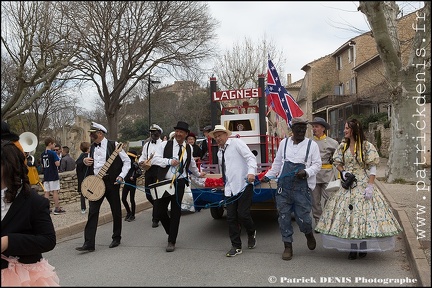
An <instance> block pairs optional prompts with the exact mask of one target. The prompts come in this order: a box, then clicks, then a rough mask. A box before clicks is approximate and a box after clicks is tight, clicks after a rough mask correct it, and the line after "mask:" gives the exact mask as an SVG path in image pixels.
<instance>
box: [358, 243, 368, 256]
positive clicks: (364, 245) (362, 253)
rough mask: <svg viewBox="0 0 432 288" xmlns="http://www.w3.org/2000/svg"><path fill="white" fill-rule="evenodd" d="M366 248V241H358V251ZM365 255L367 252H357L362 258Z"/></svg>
mask: <svg viewBox="0 0 432 288" xmlns="http://www.w3.org/2000/svg"><path fill="white" fill-rule="evenodd" d="M366 249H367V246H366V241H364V242H361V243H360V251H365V250H366ZM366 255H367V252H359V253H358V257H359V258H364V257H366Z"/></svg>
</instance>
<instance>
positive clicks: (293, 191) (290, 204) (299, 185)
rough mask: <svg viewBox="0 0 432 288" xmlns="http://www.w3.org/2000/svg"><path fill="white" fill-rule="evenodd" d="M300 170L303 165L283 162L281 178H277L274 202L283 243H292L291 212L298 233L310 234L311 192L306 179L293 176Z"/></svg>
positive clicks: (303, 167)
mask: <svg viewBox="0 0 432 288" xmlns="http://www.w3.org/2000/svg"><path fill="white" fill-rule="evenodd" d="M301 169H305V165H304V164H302V163H292V162H289V161H287V162H285V163H284V166H283V169H282V173H281V176H282V178H279V181H278V191H277V193H276V196H275V200H276V207H277V210H278V213H279V218H278V222H279V229H280V232H281V235H282V241H283V242H290V243H291V242H293V238H292V235H293V233H294V232H293V227H292V224H291V213H292V212H294V216H295V219H296V222H297V224H298V225H299V228H300V231H301V232H303V233H305V234H308V233H311V232H312V217H311V215H310V213H311V209H312V201H311V192H310V189H309V186H308V183H307V179H298V178H297V177H296V176H295V172H298V171H300V170H301Z"/></svg>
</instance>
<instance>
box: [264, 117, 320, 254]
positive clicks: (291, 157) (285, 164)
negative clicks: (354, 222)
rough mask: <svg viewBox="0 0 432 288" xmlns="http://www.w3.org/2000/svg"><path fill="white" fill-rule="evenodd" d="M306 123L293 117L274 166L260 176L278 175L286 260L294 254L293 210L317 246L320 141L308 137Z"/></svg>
mask: <svg viewBox="0 0 432 288" xmlns="http://www.w3.org/2000/svg"><path fill="white" fill-rule="evenodd" d="M307 123H308V122H307V120H305V119H304V118H302V117H295V118H293V119H292V120H291V130H292V132H293V135H292V136H291V137H289V138H284V139H283V140H282V141H281V143H280V144H279V149H278V151H277V153H276V158H275V160H274V162H273V164H272V167H271V168H270V170H269V171H268V172H267V173H266V174H265V176H264V178H263V179H262V180H261V181H262V182H268V181H270V178H275V177H276V175H279V178H278V181H277V183H278V184H277V186H278V193H276V196H275V200H276V207H277V210H278V213H279V218H278V221H279V228H280V231H281V234H282V241H283V242H284V246H285V250H284V252H283V253H282V259H283V260H291V259H292V255H293V252H292V241H293V237H292V235H293V233H294V231H293V227H292V224H291V213H292V212H294V216H295V219H296V222H297V224H298V225H299V228H300V231H301V232H303V233H305V235H306V239H307V246H308V248H309V249H310V250H314V249H315V247H316V241H315V237H314V234H313V231H312V230H313V229H312V218H311V216H310V212H311V209H312V207H311V195H310V192H311V191H312V190H313V189H314V188H315V184H316V174H317V173H318V171H319V170H320V169H321V157H320V153H319V148H318V144H316V143H315V142H314V141H312V140H311V139H308V138H306V137H305V135H306V130H307ZM269 177H270V178H269Z"/></svg>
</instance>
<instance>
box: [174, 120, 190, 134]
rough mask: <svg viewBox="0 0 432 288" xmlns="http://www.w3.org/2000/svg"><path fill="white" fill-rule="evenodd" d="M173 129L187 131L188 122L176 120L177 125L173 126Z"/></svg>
mask: <svg viewBox="0 0 432 288" xmlns="http://www.w3.org/2000/svg"><path fill="white" fill-rule="evenodd" d="M174 129H179V130H183V131H186V132H187V133H189V124H188V123H186V122H183V121H178V122H177V126H175V127H174Z"/></svg>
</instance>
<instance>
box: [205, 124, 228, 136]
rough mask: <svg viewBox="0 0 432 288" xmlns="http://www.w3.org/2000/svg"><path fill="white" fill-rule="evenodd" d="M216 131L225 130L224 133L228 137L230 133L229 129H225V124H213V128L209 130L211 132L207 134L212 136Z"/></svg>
mask: <svg viewBox="0 0 432 288" xmlns="http://www.w3.org/2000/svg"><path fill="white" fill-rule="evenodd" d="M216 132H225V133H227V134H228V137H229V136H231V134H232V132H231V131H230V130H227V129H226V128H225V126H223V125H215V128H214V130H213V131H211V132H209V136H210V137H211V138H214V133H216Z"/></svg>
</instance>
